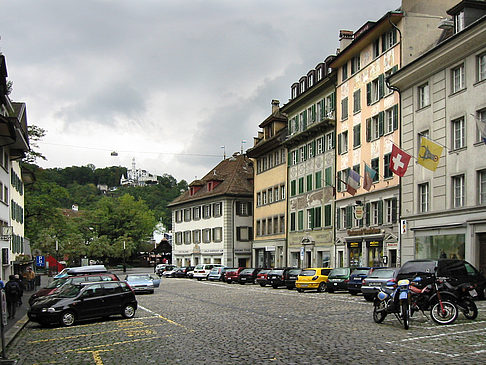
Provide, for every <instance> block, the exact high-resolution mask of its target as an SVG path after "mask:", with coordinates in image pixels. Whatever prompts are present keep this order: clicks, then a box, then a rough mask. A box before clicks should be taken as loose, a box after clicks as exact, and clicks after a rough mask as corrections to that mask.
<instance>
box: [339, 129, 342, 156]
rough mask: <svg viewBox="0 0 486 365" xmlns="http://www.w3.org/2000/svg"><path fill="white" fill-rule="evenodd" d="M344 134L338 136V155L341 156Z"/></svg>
mask: <svg viewBox="0 0 486 365" xmlns="http://www.w3.org/2000/svg"><path fill="white" fill-rule="evenodd" d="M341 140H342V133H339V135H338V154H341V145H342V142H341Z"/></svg>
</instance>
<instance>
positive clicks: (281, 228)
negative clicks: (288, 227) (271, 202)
mask: <svg viewBox="0 0 486 365" xmlns="http://www.w3.org/2000/svg"><path fill="white" fill-rule="evenodd" d="M279 221H280V233H284V232H285V216H283V215H281V216H280V217H279Z"/></svg>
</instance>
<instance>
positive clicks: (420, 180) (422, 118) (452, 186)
mask: <svg viewBox="0 0 486 365" xmlns="http://www.w3.org/2000/svg"><path fill="white" fill-rule="evenodd" d="M448 13H449V15H451V16H452V17H453V19H454V22H453V24H451V30H450V31H449V33H453V35H452V36H450V37H449V38H447V39H445V40H444V41H443V42H441V43H440V44H439V45H437V46H436V47H434V48H433V49H431V50H430V51H428V52H427V53H426V54H424V55H423V56H422V57H420V58H418V59H417V60H415V61H414V62H412V63H410V64H408V65H407V66H405V67H404V68H403V69H402V70H400V71H399V72H398V73H397V74H396V75H393V76H392V77H391V78H390V82H391V85H393V86H394V87H397V88H398V89H399V90H400V93H401V99H402V106H401V114H402V131H401V139H402V149H403V150H404V151H405V152H407V153H408V154H410V155H413V156H416V158H418V159H419V158H422V159H432V160H433V159H434V158H435V159H438V165H437V168H436V169H435V171H432V170H429V169H426V168H425V167H424V166H422V165H421V164H415V163H413V164H410V166H409V168H408V170H407V173H406V175H405V176H404V177H403V178H402V192H401V200H402V207H401V217H402V219H403V233H402V236H401V238H402V259H403V260H404V261H406V260H409V259H438V258H441V257H447V258H459V259H466V260H468V261H469V262H471V263H472V264H473V265H474V266H476V267H477V268H479V269H480V270H486V159H485V158H484V155H485V153H486V144H485V143H484V142H483V141H481V139H480V133H479V129H478V123H484V124H486V97H485V95H486V17H485V15H486V3H484V2H483V1H462V2H460V3H459V4H457V5H456V6H454V7H453V8H451V9H450V10H449V12H448ZM445 32H446V31H445ZM422 137H426V138H428V139H429V140H431V141H433V142H434V143H436V144H439V145H440V146H441V147H442V148H443V150H442V153H441V154H440V156H439V155H433V153H431V152H430V150H429V149H427V148H426V147H425V145H423V144H422ZM419 161H420V160H419Z"/></svg>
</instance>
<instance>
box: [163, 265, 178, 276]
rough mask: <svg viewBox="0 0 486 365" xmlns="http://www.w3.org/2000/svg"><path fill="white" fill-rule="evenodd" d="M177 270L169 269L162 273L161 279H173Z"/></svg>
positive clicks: (175, 268) (176, 268) (174, 268)
mask: <svg viewBox="0 0 486 365" xmlns="http://www.w3.org/2000/svg"><path fill="white" fill-rule="evenodd" d="M178 269H179V268H178V267H175V266H174V267H172V268H170V269H167V268H166V270H165V271H164V272H163V273H162V277H164V278H174V277H175V273H176V271H177V270H178Z"/></svg>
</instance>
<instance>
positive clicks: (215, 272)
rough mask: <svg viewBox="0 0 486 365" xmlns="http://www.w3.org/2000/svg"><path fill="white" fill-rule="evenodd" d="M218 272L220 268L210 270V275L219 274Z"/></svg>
mask: <svg viewBox="0 0 486 365" xmlns="http://www.w3.org/2000/svg"><path fill="white" fill-rule="evenodd" d="M220 270H221V268H220V267H214V268H213V269H212V270H211V272H210V274H219V271H220Z"/></svg>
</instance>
